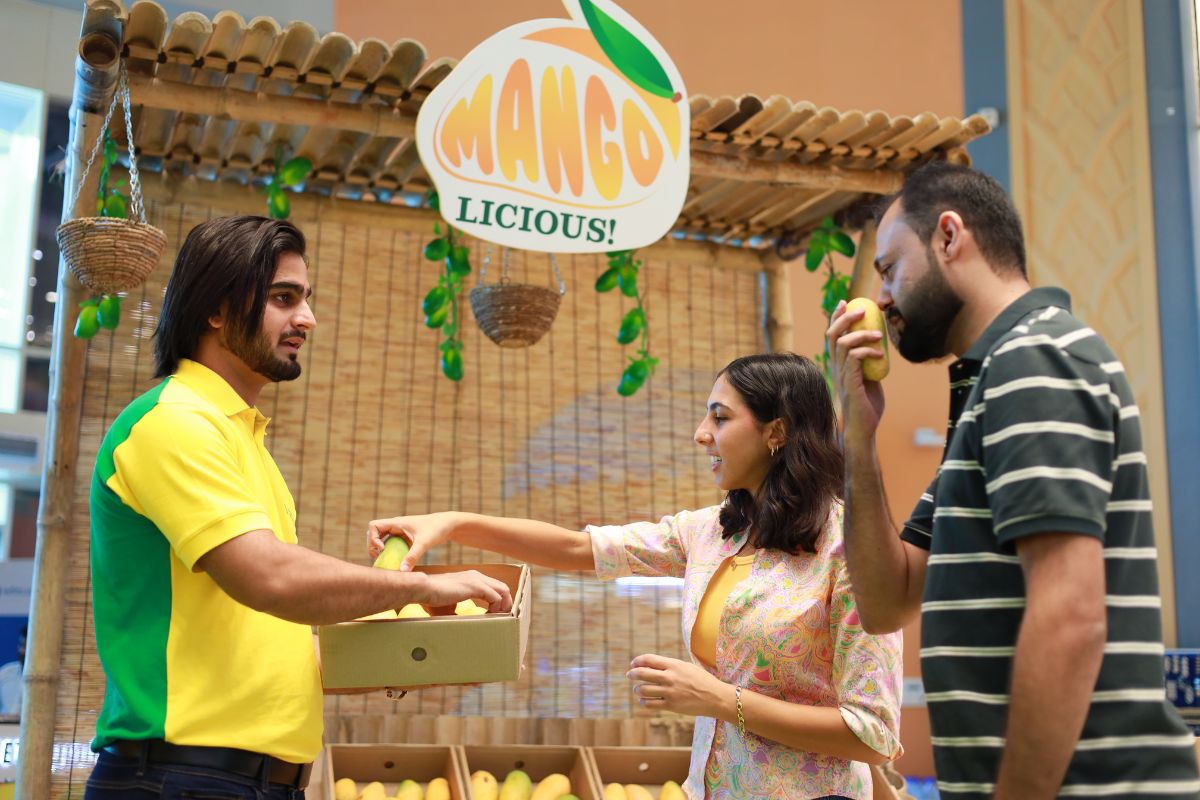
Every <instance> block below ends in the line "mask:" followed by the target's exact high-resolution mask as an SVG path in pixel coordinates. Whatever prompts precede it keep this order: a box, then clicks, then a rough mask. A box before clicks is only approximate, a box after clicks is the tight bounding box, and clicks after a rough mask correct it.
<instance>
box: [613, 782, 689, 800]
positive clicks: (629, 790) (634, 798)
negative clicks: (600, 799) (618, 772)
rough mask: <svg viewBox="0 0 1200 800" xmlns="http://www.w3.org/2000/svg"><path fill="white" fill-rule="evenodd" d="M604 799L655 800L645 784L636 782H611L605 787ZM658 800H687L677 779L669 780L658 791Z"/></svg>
mask: <svg viewBox="0 0 1200 800" xmlns="http://www.w3.org/2000/svg"><path fill="white" fill-rule="evenodd" d="M604 800H655V797H654V795H652V794H651V793H650V790H648V789H646V787H644V786H639V785H638V784H636V783H627V784H625V785H624V786H622V785H621V784H619V783H610V784H608V785H607V786H605V787H604ZM657 800H687V796H686V795H684V793H683V789H682V788H681V787H680V786H679V784H678V783H676V782H675V781H667V782H666V783H664V784H663V785H662V789H660V790H659V792H658V798H657Z"/></svg>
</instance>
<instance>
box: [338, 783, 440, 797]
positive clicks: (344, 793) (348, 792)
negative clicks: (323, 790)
mask: <svg viewBox="0 0 1200 800" xmlns="http://www.w3.org/2000/svg"><path fill="white" fill-rule="evenodd" d="M333 800H450V783H449V782H448V781H447V780H446V779H445V778H434V779H433V780H431V781H430V782H429V785H428V786H422V785H421V784H419V783H417V782H416V781H411V780H409V781H401V782H400V785H399V786H397V787H396V793H395V794H394V795H388V793H387V789H386V788H385V787H384V785H383V784H382V783H380V782H379V781H372V782H371V783H368V784H365V785H364V786H363V788H362V789H361V790H360V789H359V788H358V784H357V783H355V782H354V781H353V780H351V779H350V778H339V779H338V781H337V782H336V783H334V784H333Z"/></svg>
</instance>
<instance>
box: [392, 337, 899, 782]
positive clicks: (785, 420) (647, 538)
mask: <svg viewBox="0 0 1200 800" xmlns="http://www.w3.org/2000/svg"><path fill="white" fill-rule="evenodd" d="M836 424H837V423H836V419H835V417H834V412H833V405H832V402H831V400H830V396H829V391H828V389H827V388H826V384H825V380H824V376H823V375H822V374H821V372H820V370H819V369H818V368H817V367H816V366H815V365H814V364H813V362H812V361H810V360H809V359H807V358H804V357H802V356H797V355H792V354H769V355H755V356H747V357H744V358H739V359H737V360H735V361H733V362H732V363H730V364H729V365H728V366H727V367H725V369H723V370H721V372H720V374H719V375H718V376H717V379H716V383H715V384H714V385H713V389H712V393H711V394H710V395H709V398H708V403H707V411H706V413H705V416H704V419H703V420H702V421H701V423H700V427H699V428H698V429H697V430H696V435H695V441H696V444H698V445H700V446H701V447H703V448H704V449H705V451H706V452H707V453H708V454H709V455H710V456H711V458H712V467H711V469H712V472H713V476H714V478H715V480H716V482H717V485H718V486H719V487H721V488H722V489H724V490H725V491H726V492H727V494H726V497H725V501H724V502H723V503H722V504H721V505H719V506H713V507H711V508H705V509H700V510H698V511H681V512H679V513H678V514H675V515H674V516H669V517H664V518H663V519H662V520H661V521H659V522H657V523H652V522H636V523H632V524H628V525H612V526H607V525H606V526H588V527H587V528H586V530H584V531H582V532H580V531H572V530H568V529H566V528H560V527H558V526H556V525H551V524H549V523H545V522H537V521H533V520H518V519H506V518H500V517H486V516H481V515H477V514H465V513H457V512H443V513H439V514H427V515H422V516H411V517H395V518H393V519H386V520H377V521H375V522H372V523H371V524H370V528H369V530H368V545H369V549H370V550H371V552H372V554H377V553H378V552H379V550H380V549H381V548H382V547H383V539H384V538H386V537H387V536H389V535H403V536H405V537H406V538H408V539H409V540H410V541H411V542H412V550H411V551H410V552H409V554H408V556H407V558H406V561H405V566H404V568H405V569H410V568H411V567H412V565H413V564H415V563H417V562H418V561H419V560H420V558H421V556H422V555H423V554H424V553H425V552H426V551H428V550H429V548H431V547H434V546H436V545H438V544H441V543H443V542H446V541H450V540H453V541H456V542H461V543H462V544H465V545H468V546H472V547H481V548H485V549H487V550H491V551H495V552H500V553H504V554H506V555H508V556H510V557H512V558H516V559H520V560H522V561H525V562H528V563H532V564H538V565H542V566H546V567H551V568H554V569H561V570H592V569H594V570H595V571H596V573H597V575H598V576H599V577H600V578H603V579H609V578H618V577H621V576H623V575H647V576H672V577H680V578H683V580H684V597H683V634H684V641H686V642H689V643H690V645H691V647H690V650H691V653H690V654H689V655H690V656H691V660H689V661H680V660H678V659H674V658H667V657H665V656H661V655H656V654H646V655H641V656H638V657H637V658H635V659H634V660H633V663H632V665H631V667H630V670H629V673H628V677H629V678H630V680H631V681H633V682H634V683H635V687H634V692H635V693H636V694H637V695H638V697H639V700H640V702H641V703H642V704H643V705H644V706H645V707H646V708H649V709H654V710H662V711H673V712H676V713H680V714H690V715H694V716H695V717H696V726H695V734H694V737H693V740H692V765H691V771H690V774H689V776H688V779H687V782H686V784H685V786H684V790H685V791H686V793H687V794H688V796H689V797H690V798H693V800H702V799H707V800H735V799H736V800H741V799H742V798H770V799H771V800H811V799H812V798H853V800H869V799H870V797H871V777H870V768H869V766H868V764H881V763H883V762H886V761H888V760H890V759H893V758H896V757H897V756H898V755H900V752H901V750H900V739H899V718H900V683H901V639H900V634H890V635H886V636H875V635H870V634H867V633H866V632H864V631H863V629H862V626H861V625H860V623H859V619H858V612H857V611H856V610H855V606H854V596H853V594H852V592H851V590H850V580H849V576H848V574H847V571H846V562H845V554H844V548H843V542H842V506H841V502H840V500H839V495H840V490H841V481H842V457H841V452H840V450H839V448H838V445H837V438H836V436H837V434H836Z"/></svg>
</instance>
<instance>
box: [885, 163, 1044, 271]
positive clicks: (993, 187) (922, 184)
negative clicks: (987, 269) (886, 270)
mask: <svg viewBox="0 0 1200 800" xmlns="http://www.w3.org/2000/svg"><path fill="white" fill-rule="evenodd" d="M897 200H899V201H900V203H901V205H902V207H903V209H904V220H905V222H906V223H908V226H909V227H910V228H912V229H913V231H914V232H915V233H916V234H917V236H918V238H920V240H921V241H922V242H923V243H924V244H926V245H928V244H929V240H930V239H931V238H932V237H933V231H934V229H935V228H936V227H937V221H938V217H939V216H941V214H942V212H943V211H955V212H958V215H959V216H960V217H962V220H963V224H964V225H966V227H967V228H968V229H969V230H970V231H971V234H972V235H973V236H974V237H975V241H976V242H977V243H978V245H979V252H980V253H981V254H982V255H983V257H984V258H985V259H986V260H987V262H988V264H990V265H991V267H992V269H993V270H995V271H996V272H1002V271H1005V270H1018V271H1020V273H1021V275H1022V276H1024V275H1025V274H1026V271H1025V235H1024V233H1022V231H1021V217H1020V215H1019V214H1017V209H1016V207H1015V206H1013V204H1012V200H1011V199H1010V198H1009V196H1008V192H1006V191H1004V187H1003V186H1001V185H1000V182H999V181H997V180H996V179H995V178H993V177H991V176H990V175H985V174H984V173H982V172H980V171H979V170H975V169H971V168H970V167H964V166H962V165H960V164H951V163H949V162H947V161H933V162H930V163H928V164H926V165H924V166H922V167H919V168H918V169H916V170H913V172H911V173H910V174H909V176H908V177H907V178H905V180H904V186H903V188H901V189H900V191H899V192H897V193H896V194H894V195H890V196H888V197H885V198H883V199H882V200H881V201H880V202H879V204H878V205H877V206H876V207H875V224H876V225H878V224H879V221H880V220H881V219H883V215H884V214H885V213H886V212H887V210H888V209H889V208H891V206H892V204H893V203H894V202H896V201H897Z"/></svg>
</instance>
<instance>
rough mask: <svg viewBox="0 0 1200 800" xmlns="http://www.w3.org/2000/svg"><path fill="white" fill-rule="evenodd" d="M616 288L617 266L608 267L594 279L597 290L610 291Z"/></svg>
mask: <svg viewBox="0 0 1200 800" xmlns="http://www.w3.org/2000/svg"><path fill="white" fill-rule="evenodd" d="M615 288H617V268H616V267H609V268H608V269H607V270H605V271H604V272H603V273H602V274H601V275H600V277H599V278H597V279H596V291H597V292H601V293H603V292H611V291H612V290H613V289H615Z"/></svg>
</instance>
